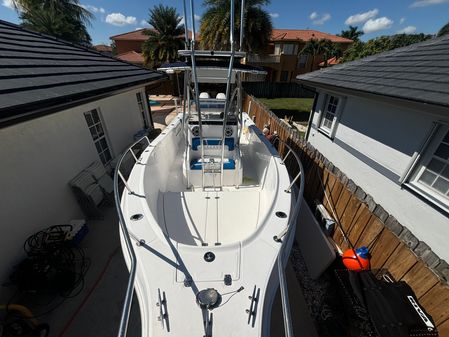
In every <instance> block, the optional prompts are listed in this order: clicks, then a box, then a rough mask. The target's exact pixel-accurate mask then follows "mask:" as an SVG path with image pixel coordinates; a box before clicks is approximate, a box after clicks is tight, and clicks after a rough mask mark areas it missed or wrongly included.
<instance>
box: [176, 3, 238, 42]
mask: <svg viewBox="0 0 449 337" xmlns="http://www.w3.org/2000/svg"><path fill="white" fill-rule="evenodd" d="M243 1H245V0H243ZM182 5H183V8H184V39H185V46H186V47H185V48H186V49H189V30H188V28H187V9H186V0H183V1H182Z"/></svg>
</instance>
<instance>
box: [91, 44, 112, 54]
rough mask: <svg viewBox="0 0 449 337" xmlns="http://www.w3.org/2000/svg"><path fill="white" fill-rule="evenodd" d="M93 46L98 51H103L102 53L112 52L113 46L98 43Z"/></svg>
mask: <svg viewBox="0 0 449 337" xmlns="http://www.w3.org/2000/svg"><path fill="white" fill-rule="evenodd" d="M93 48H94V49H95V50H96V51H99V52H102V53H105V52H106V53H112V47H111V46H107V45H105V44H97V45H95V46H93Z"/></svg>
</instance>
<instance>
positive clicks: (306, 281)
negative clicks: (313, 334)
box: [290, 242, 377, 337]
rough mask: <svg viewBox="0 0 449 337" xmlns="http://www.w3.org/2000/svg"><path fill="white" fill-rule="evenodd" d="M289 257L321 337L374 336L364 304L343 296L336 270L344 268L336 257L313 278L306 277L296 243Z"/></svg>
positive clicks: (304, 266) (304, 265)
mask: <svg viewBox="0 0 449 337" xmlns="http://www.w3.org/2000/svg"><path fill="white" fill-rule="evenodd" d="M290 259H291V262H292V265H293V268H294V270H295V273H296V277H297V278H298V281H299V283H300V285H301V287H302V289H303V293H304V297H305V300H306V303H307V305H308V307H309V310H310V314H311V317H312V319H313V320H314V322H315V324H316V327H317V331H318V334H319V336H320V337H376V336H377V335H376V334H375V332H374V329H373V327H372V325H371V322H370V320H369V318H368V315H367V313H366V310H365V309H364V308H363V306H361V305H360V304H359V303H358V302H357V301H356V300H354V299H353V298H352V297H351V296H346V293H345V290H344V288H343V287H342V286H341V282H340V281H339V279H338V278H337V273H336V272H335V271H338V270H342V269H343V268H344V267H343V266H342V264H341V263H340V261H339V260H337V261H336V262H334V264H333V265H332V266H330V267H329V268H328V270H327V271H326V272H325V273H324V274H323V275H321V277H320V278H319V279H318V280H314V279H312V278H311V277H310V276H309V273H308V271H307V267H306V264H305V262H304V258H303V256H302V254H301V251H300V249H299V247H298V245H297V243H296V242H295V243H294V245H293V248H292V253H291V255H290ZM338 275H340V273H338ZM343 275H345V273H343Z"/></svg>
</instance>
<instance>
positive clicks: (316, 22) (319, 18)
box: [309, 12, 331, 25]
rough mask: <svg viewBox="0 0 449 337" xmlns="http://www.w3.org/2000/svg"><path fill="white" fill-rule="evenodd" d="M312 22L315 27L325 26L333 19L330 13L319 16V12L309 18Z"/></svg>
mask: <svg viewBox="0 0 449 337" xmlns="http://www.w3.org/2000/svg"><path fill="white" fill-rule="evenodd" d="M309 18H310V20H312V23H313V24H314V25H323V24H324V23H325V22H326V21H329V20H330V19H331V15H330V14H329V13H324V14H321V15H320V14H318V13H317V12H313V13H312V14H310V16H309Z"/></svg>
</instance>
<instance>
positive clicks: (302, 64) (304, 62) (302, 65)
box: [298, 54, 309, 68]
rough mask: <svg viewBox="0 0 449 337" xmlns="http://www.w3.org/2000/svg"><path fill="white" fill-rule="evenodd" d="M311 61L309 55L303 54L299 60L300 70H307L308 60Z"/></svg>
mask: <svg viewBox="0 0 449 337" xmlns="http://www.w3.org/2000/svg"><path fill="white" fill-rule="evenodd" d="M308 59H309V55H307V54H301V55H299V59H298V68H305V67H306V65H307V60H308Z"/></svg>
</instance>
